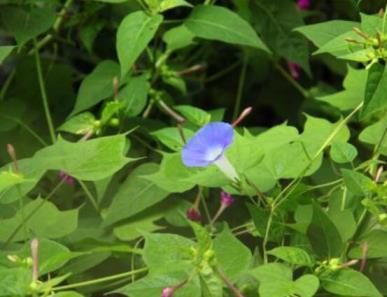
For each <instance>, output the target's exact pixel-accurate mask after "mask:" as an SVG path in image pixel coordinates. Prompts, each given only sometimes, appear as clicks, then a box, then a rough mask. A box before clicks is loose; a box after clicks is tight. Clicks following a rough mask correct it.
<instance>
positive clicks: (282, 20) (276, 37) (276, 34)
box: [250, 0, 310, 74]
mask: <svg viewBox="0 0 387 297" xmlns="http://www.w3.org/2000/svg"><path fill="white" fill-rule="evenodd" d="M250 11H251V14H252V22H253V23H254V24H255V28H256V29H257V31H258V32H259V33H260V35H261V36H262V39H263V40H264V42H265V43H266V44H267V45H268V46H269V48H270V49H272V51H273V52H274V53H275V54H276V55H278V56H280V57H283V58H285V59H286V60H288V61H291V62H293V63H297V64H298V65H300V66H301V67H302V68H303V69H304V70H305V72H307V73H308V74H310V66H309V48H308V42H307V40H306V39H305V38H303V37H302V36H301V34H299V33H297V32H294V31H293V29H294V28H296V27H299V26H302V25H303V24H304V21H303V19H302V16H301V14H300V11H299V10H298V9H297V6H296V5H294V2H293V1H289V0H258V1H254V2H252V5H251V8H250Z"/></svg>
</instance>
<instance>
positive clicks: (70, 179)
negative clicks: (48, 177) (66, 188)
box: [59, 170, 74, 186]
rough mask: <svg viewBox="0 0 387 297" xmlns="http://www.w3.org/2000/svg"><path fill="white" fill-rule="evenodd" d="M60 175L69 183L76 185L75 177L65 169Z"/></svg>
mask: <svg viewBox="0 0 387 297" xmlns="http://www.w3.org/2000/svg"><path fill="white" fill-rule="evenodd" d="M59 177H60V178H61V179H62V180H63V181H64V182H65V183H66V184H68V185H70V186H72V185H74V178H73V177H72V176H70V175H68V174H67V173H66V172H64V171H63V170H61V171H59Z"/></svg>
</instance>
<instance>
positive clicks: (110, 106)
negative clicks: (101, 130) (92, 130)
mask: <svg viewBox="0 0 387 297" xmlns="http://www.w3.org/2000/svg"><path fill="white" fill-rule="evenodd" d="M122 108H123V104H122V102H120V101H116V100H115V101H110V102H108V103H107V104H106V105H105V107H104V108H103V111H102V114H101V125H107V124H108V123H109V121H110V119H111V118H112V117H114V116H115V115H117V114H118V112H119V111H120V110H121V109H122Z"/></svg>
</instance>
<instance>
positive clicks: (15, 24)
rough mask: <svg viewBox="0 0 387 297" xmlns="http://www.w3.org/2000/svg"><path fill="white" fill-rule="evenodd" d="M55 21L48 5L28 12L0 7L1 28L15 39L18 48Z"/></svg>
mask: <svg viewBox="0 0 387 297" xmlns="http://www.w3.org/2000/svg"><path fill="white" fill-rule="evenodd" d="M55 19H56V12H55V10H54V6H53V5H51V4H50V3H48V4H46V5H44V6H43V7H34V8H32V9H30V10H29V11H27V10H25V9H22V8H21V7H16V6H9V7H2V8H1V11H0V23H1V25H2V27H3V28H4V29H5V30H6V32H7V33H9V34H11V35H12V36H13V37H15V39H16V42H17V44H18V46H20V47H22V46H23V45H24V44H25V43H26V42H28V41H29V40H31V39H33V38H35V37H37V36H38V35H39V34H41V33H43V32H45V31H47V30H48V29H49V28H51V26H52V25H53V24H54V22H55Z"/></svg>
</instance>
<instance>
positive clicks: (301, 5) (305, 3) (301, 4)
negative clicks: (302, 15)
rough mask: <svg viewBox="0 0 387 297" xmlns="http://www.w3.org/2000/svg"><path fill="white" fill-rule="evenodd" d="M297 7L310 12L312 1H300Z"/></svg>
mask: <svg viewBox="0 0 387 297" xmlns="http://www.w3.org/2000/svg"><path fill="white" fill-rule="evenodd" d="M297 6H298V8H299V9H302V10H308V9H309V8H310V0H298V1H297Z"/></svg>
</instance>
